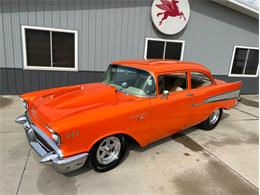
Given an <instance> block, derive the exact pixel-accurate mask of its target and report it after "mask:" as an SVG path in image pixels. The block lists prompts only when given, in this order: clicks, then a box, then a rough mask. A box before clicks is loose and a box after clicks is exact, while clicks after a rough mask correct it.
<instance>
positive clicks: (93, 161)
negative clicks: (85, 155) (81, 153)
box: [89, 135, 127, 172]
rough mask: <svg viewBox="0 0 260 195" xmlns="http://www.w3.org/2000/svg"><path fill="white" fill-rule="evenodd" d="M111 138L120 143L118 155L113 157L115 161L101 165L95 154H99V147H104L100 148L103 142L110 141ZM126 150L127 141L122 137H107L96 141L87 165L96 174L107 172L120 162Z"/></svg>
mask: <svg viewBox="0 0 260 195" xmlns="http://www.w3.org/2000/svg"><path fill="white" fill-rule="evenodd" d="M111 138H113V139H116V138H117V139H118V140H119V141H120V151H119V154H118V155H117V157H115V159H114V160H113V161H112V162H109V163H108V164H102V163H101V162H100V160H98V154H97V152H101V150H100V147H101V148H102V147H104V146H102V145H103V144H102V143H104V141H105V140H107V139H111ZM117 143H118V142H117ZM101 144H102V145H101ZM126 150H127V139H126V138H125V137H124V136H123V135H113V136H108V137H106V138H104V139H102V140H100V141H98V142H97V143H96V144H95V145H94V146H93V148H92V149H91V151H90V157H89V165H90V166H91V167H92V168H93V169H94V170H95V171H97V172H105V171H109V170H111V169H113V168H115V167H116V166H118V165H119V163H120V162H121V160H122V159H123V157H124V155H125V152H126ZM101 154H102V153H101ZM99 156H100V155H99Z"/></svg>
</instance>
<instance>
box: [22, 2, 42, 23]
mask: <svg viewBox="0 0 260 195" xmlns="http://www.w3.org/2000/svg"><path fill="white" fill-rule="evenodd" d="M36 2H38V1H31V0H27V2H26V4H27V11H28V25H33V26H34V25H36V24H37V25H39V24H43V14H44V12H43V2H42V1H41V4H40V8H39V7H37V8H38V9H37V12H36V4H35V3H36ZM37 13H41V15H42V17H41V20H42V22H40V23H37V22H36V14H37Z"/></svg>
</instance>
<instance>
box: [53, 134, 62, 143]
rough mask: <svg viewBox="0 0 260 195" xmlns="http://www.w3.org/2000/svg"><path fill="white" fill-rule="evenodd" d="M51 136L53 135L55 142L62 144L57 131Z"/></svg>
mask: <svg viewBox="0 0 260 195" xmlns="http://www.w3.org/2000/svg"><path fill="white" fill-rule="evenodd" d="M51 136H52V139H53V140H54V142H55V143H56V144H57V145H60V136H59V135H58V134H57V133H52V134H51Z"/></svg>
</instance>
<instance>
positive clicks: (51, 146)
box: [15, 113, 88, 173]
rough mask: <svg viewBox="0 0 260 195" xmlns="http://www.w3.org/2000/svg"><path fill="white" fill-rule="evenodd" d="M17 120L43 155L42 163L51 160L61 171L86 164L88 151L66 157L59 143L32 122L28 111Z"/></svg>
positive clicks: (33, 146) (64, 171) (31, 142)
mask: <svg viewBox="0 0 260 195" xmlns="http://www.w3.org/2000/svg"><path fill="white" fill-rule="evenodd" d="M15 122H16V123H18V124H22V125H23V127H24V129H25V133H26V137H27V139H28V142H29V144H30V145H31V147H32V148H33V149H34V150H35V151H36V152H37V153H38V154H39V155H40V156H41V157H42V159H41V161H40V162H41V163H45V162H51V164H52V165H53V166H54V167H55V169H56V170H57V171H58V172H60V173H66V172H70V171H73V170H76V169H79V168H81V167H82V166H83V165H84V164H85V162H86V160H87V157H88V153H81V154H78V155H74V156H70V157H66V158H64V157H63V153H62V151H61V150H60V149H59V147H58V146H57V144H56V143H55V142H54V141H53V140H52V139H51V138H49V137H48V136H47V135H46V134H45V133H44V132H43V131H42V130H41V129H39V128H38V127H37V126H35V125H34V124H33V123H32V121H31V120H30V117H29V116H28V114H27V113H25V115H22V116H19V117H18V118H17V119H16V120H15Z"/></svg>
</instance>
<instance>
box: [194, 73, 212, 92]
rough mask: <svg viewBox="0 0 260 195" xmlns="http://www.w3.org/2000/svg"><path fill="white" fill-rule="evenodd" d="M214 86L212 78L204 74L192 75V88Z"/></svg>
mask: <svg viewBox="0 0 260 195" xmlns="http://www.w3.org/2000/svg"><path fill="white" fill-rule="evenodd" d="M211 84H212V81H211V80H210V78H209V77H208V76H207V75H205V74H202V73H191V88H192V89H196V88H200V87H205V86H209V85H211Z"/></svg>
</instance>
